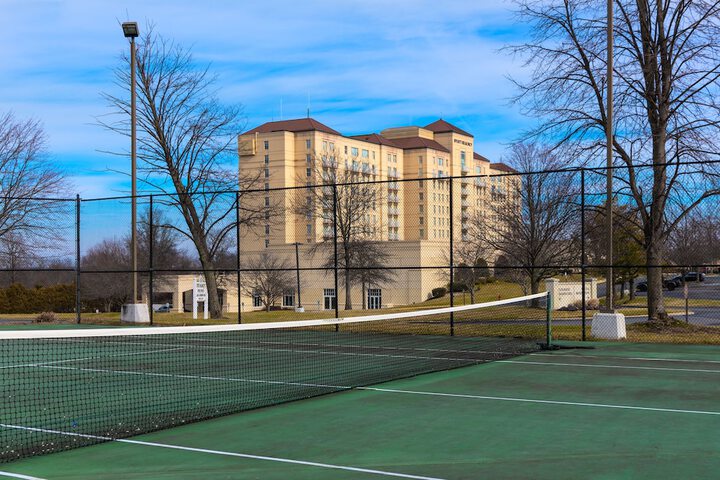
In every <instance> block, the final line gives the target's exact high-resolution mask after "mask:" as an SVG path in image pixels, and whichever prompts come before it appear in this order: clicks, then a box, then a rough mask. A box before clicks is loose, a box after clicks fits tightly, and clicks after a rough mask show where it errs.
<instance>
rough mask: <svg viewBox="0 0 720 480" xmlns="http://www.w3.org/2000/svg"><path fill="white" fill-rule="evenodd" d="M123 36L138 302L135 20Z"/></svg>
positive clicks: (135, 299) (126, 25)
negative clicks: (126, 48) (127, 64)
mask: <svg viewBox="0 0 720 480" xmlns="http://www.w3.org/2000/svg"><path fill="white" fill-rule="evenodd" d="M122 29H123V34H125V38H129V39H130V170H131V173H130V175H131V178H132V199H131V200H130V202H131V205H132V207H131V211H132V212H131V216H132V221H131V223H132V227H131V229H132V231H131V233H130V243H131V246H130V249H131V258H132V271H133V280H132V282H133V285H132V292H133V293H132V301H133V303H138V288H137V287H138V274H137V198H136V196H137V131H136V124H137V119H136V105H135V38H137V36H138V35H139V33H140V32H139V31H138V25H137V23H136V22H125V23H123V24H122Z"/></svg>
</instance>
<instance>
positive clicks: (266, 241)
mask: <svg viewBox="0 0 720 480" xmlns="http://www.w3.org/2000/svg"><path fill="white" fill-rule="evenodd" d="M269 246H270V240H268V239H265V248H268V247H269Z"/></svg>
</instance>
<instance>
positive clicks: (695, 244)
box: [666, 208, 720, 274]
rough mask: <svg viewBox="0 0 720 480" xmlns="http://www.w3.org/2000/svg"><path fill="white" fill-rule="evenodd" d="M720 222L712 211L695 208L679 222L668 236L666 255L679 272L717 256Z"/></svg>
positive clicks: (719, 244)
mask: <svg viewBox="0 0 720 480" xmlns="http://www.w3.org/2000/svg"><path fill="white" fill-rule="evenodd" d="M718 228H720V222H719V221H718V219H717V218H716V217H715V216H714V212H709V211H706V210H705V209H700V208H698V209H696V210H695V211H693V212H692V213H691V214H690V215H687V216H686V217H685V218H684V219H683V221H682V222H680V223H679V224H678V226H677V228H675V230H674V231H673V232H672V234H671V235H670V237H669V238H668V247H667V249H666V251H667V257H668V259H669V260H670V261H672V262H673V263H674V264H675V265H677V266H678V267H679V268H680V270H681V272H682V273H683V274H684V273H687V272H688V271H690V269H692V268H693V267H695V266H698V265H703V264H706V263H709V262H712V261H714V260H716V259H717V258H718V249H719V248H720V231H719V230H718Z"/></svg>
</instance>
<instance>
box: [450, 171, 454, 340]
mask: <svg viewBox="0 0 720 480" xmlns="http://www.w3.org/2000/svg"><path fill="white" fill-rule="evenodd" d="M454 180H455V178H454V177H453V176H452V175H451V176H450V180H449V182H450V306H451V307H454V306H455V288H454V287H455V267H454V258H453V249H454V240H455V237H454V230H455V228H454V227H455V222H454V221H453V217H454V212H453V204H454V203H455V198H454V197H453V183H455V182H454ZM454 335H455V315H454V314H453V312H452V311H451V312H450V336H454Z"/></svg>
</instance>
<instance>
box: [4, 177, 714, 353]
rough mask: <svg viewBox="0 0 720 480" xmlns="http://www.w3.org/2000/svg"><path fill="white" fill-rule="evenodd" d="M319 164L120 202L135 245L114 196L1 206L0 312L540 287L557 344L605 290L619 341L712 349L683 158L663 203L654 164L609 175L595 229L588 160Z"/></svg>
mask: <svg viewBox="0 0 720 480" xmlns="http://www.w3.org/2000/svg"><path fill="white" fill-rule="evenodd" d="M334 168H335V167H334V166H332V165H328V166H323V174H322V179H321V180H320V181H317V182H310V181H308V182H306V183H303V184H299V183H301V182H299V181H298V182H296V183H298V184H299V185H297V186H294V187H292V188H269V187H266V188H260V189H257V190H244V191H239V192H207V193H202V194H194V195H166V194H158V195H143V196H139V197H136V201H137V212H138V214H137V232H136V244H137V250H136V255H133V254H132V241H131V228H130V225H131V223H130V220H131V218H130V217H131V204H132V198H131V197H115V198H101V199H80V198H76V199H27V200H24V201H23V202H13V201H12V200H13V199H3V203H2V206H3V207H4V208H5V209H6V210H7V212H6V214H4V215H3V217H5V218H7V219H8V220H7V222H6V223H7V224H6V225H5V226H4V228H1V229H0V234H1V235H0V248H1V249H2V250H1V251H0V259H2V269H1V270H0V319H2V321H4V322H32V321H43V320H44V321H60V322H62V321H75V322H78V323H120V317H121V313H120V312H121V310H122V308H123V305H126V304H132V303H143V304H146V305H147V306H148V313H149V321H150V322H152V323H155V324H162V325H168V324H172V325H184V324H189V323H217V322H225V323H227V322H260V321H275V320H295V319H306V318H338V317H340V316H349V315H360V314H367V313H372V312H371V311H375V310H389V311H403V310H407V309H423V308H434V307H438V306H445V305H447V306H457V305H463V304H470V303H479V302H485V301H492V300H498V299H505V298H512V297H519V296H522V295H528V294H533V293H538V292H543V291H549V292H550V293H551V296H552V298H553V306H554V309H555V312H554V322H555V325H556V328H555V334H556V337H557V338H561V339H568V340H585V339H591V338H593V337H592V331H591V319H592V317H593V315H594V314H595V313H596V312H597V311H599V310H601V309H604V308H605V307H606V306H607V300H608V297H609V295H608V289H607V286H608V285H612V294H613V295H612V303H613V305H612V306H613V307H614V308H615V309H616V310H617V311H619V312H621V313H623V314H624V315H625V316H626V322H627V329H628V338H629V339H630V340H636V341H663V342H688V343H718V342H720V276H717V273H718V270H720V240H719V238H718V237H720V233H718V232H720V228H719V227H720V218H719V217H718V215H717V212H718V208H717V207H718V199H717V197H716V196H715V193H716V177H715V176H714V175H712V174H709V173H708V172H707V171H706V169H705V170H702V169H699V168H698V169H695V170H693V168H692V167H684V168H687V169H688V173H687V174H686V175H685V177H683V179H682V180H683V183H682V186H680V187H679V186H677V185H670V184H669V182H670V180H666V186H670V187H672V188H668V189H666V191H665V194H666V196H665V197H662V196H658V194H657V193H658V191H657V186H658V183H657V176H658V174H659V172H658V171H657V169H656V167H655V166H647V167H635V168H633V169H630V168H615V169H613V172H612V178H613V182H614V189H613V198H612V202H611V205H612V206H611V211H612V217H613V220H612V222H611V224H612V227H613V228H612V230H613V232H612V236H611V237H610V236H609V230H608V221H607V215H608V202H607V196H606V181H607V171H606V170H604V169H594V168H576V169H567V170H556V171H547V172H531V173H517V172H513V171H507V172H506V173H502V174H496V175H465V174H464V172H463V175H460V176H455V177H435V178H394V177H388V179H387V180H383V181H370V180H369V179H370V178H371V177H369V176H368V177H366V176H362V175H358V176H357V177H349V178H350V179H351V180H352V181H347V180H348V179H341V178H339V177H338V176H332V175H331V173H332V172H333V171H334V170H333V169H334ZM660 173H662V172H660ZM372 178H375V177H372ZM661 203H662V205H661ZM661 207H662V208H661ZM13 218H15V219H18V218H22V222H21V221H17V220H16V223H15V224H13V221H12V219H13ZM658 223H660V224H661V225H658ZM0 227H2V225H0ZM608 238H612V240H613V246H612V247H613V248H612V251H613V258H612V262H609V249H610V245H609V243H608ZM133 258H135V262H134V263H133ZM609 267H612V277H611V279H612V280H611V281H610V282H608V281H607V279H608V275H609ZM134 292H137V293H134ZM133 296H136V297H137V298H133ZM531 307H541V306H540V305H533V306H531ZM50 312H51V313H50ZM375 313H377V312H375ZM41 314H42V315H41ZM205 317H207V318H205ZM456 327H458V325H456V324H455V319H454V318H448V328H449V329H450V331H451V333H455V329H456Z"/></svg>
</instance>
